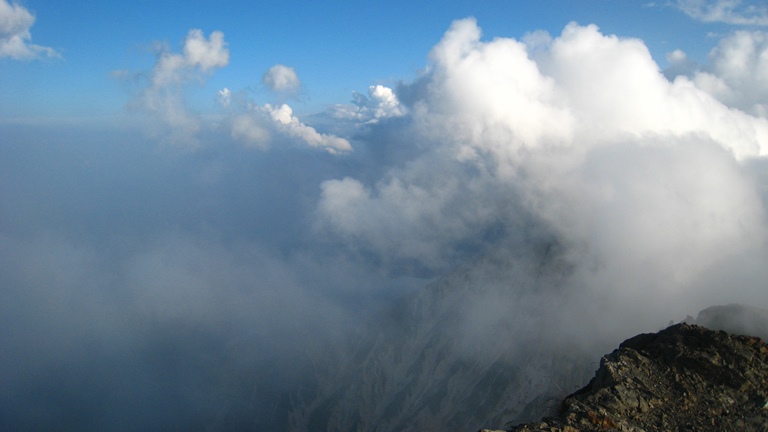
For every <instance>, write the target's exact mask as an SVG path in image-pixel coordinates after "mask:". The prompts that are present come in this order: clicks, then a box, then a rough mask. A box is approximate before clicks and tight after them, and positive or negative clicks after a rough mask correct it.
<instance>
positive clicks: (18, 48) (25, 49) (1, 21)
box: [0, 0, 61, 60]
mask: <svg viewBox="0 0 768 432" xmlns="http://www.w3.org/2000/svg"><path fill="white" fill-rule="evenodd" d="M34 23H35V16H34V15H32V13H31V12H30V11H29V10H27V9H26V8H24V7H23V6H21V5H19V4H17V3H8V2H7V0H0V58H3V57H10V58H12V59H16V60H30V59H36V58H40V57H61V56H60V55H59V53H57V52H56V51H55V50H54V49H53V48H48V47H44V46H40V45H35V44H33V43H31V42H30V40H31V39H32V35H31V34H30V32H29V29H30V28H31V27H32V25H33V24H34Z"/></svg>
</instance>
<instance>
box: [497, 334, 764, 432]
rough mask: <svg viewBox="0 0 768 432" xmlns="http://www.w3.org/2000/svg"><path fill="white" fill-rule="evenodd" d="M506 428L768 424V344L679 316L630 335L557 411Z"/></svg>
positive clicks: (756, 427)
mask: <svg viewBox="0 0 768 432" xmlns="http://www.w3.org/2000/svg"><path fill="white" fill-rule="evenodd" d="M506 430H510V431H519V432H529V431H548V432H577V431H614V430H616V431H760V432H765V431H768V345H766V343H765V342H764V341H763V340H762V339H760V338H758V337H755V336H737V335H733V334H729V333H726V332H724V331H714V330H709V329H707V328H705V327H700V326H697V325H690V324H686V323H681V324H677V325H673V326H670V327H668V328H667V329H665V330H662V331H660V332H658V333H651V334H641V335H638V336H635V337H633V338H631V339H628V340H626V341H624V343H622V344H621V345H620V346H619V348H618V349H616V350H614V351H613V352H612V353H610V354H608V355H606V356H604V357H603V358H602V360H601V363H600V367H599V369H598V370H597V372H596V373H595V377H594V378H592V380H591V381H590V382H589V384H587V386H585V387H584V388H582V389H581V390H578V391H577V392H576V393H573V394H572V395H570V396H568V397H567V398H566V399H565V400H564V401H563V403H562V404H561V406H560V408H559V412H558V413H557V415H555V416H553V417H548V418H545V419H543V420H542V421H539V422H535V423H528V424H523V425H518V426H513V427H508V428H507V429H506Z"/></svg>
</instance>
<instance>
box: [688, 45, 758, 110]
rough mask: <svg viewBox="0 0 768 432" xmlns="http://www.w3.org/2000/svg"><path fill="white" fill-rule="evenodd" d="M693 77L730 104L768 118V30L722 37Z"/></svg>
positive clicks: (699, 85)
mask: <svg viewBox="0 0 768 432" xmlns="http://www.w3.org/2000/svg"><path fill="white" fill-rule="evenodd" d="M692 79H693V81H694V83H695V84H696V86H697V87H699V88H701V89H703V90H705V91H706V92H708V93H709V94H711V95H712V96H714V97H716V98H717V99H718V100H720V101H722V102H723V103H725V104H727V105H728V106H732V107H735V108H738V109H740V110H743V111H745V112H748V113H750V114H753V115H757V116H761V117H764V118H768V103H766V100H768V33H765V32H762V31H752V32H749V31H737V32H735V33H733V34H731V35H729V36H727V37H725V38H723V39H722V40H721V41H720V42H719V44H718V46H717V47H715V48H713V49H712V51H711V52H710V54H709V64H708V65H707V66H706V67H703V68H700V69H699V70H697V71H696V72H694V73H693V77H692Z"/></svg>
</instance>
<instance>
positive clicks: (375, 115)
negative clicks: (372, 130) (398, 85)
mask: <svg viewBox="0 0 768 432" xmlns="http://www.w3.org/2000/svg"><path fill="white" fill-rule="evenodd" d="M352 96H353V100H352V101H353V103H354V104H353V105H337V106H335V107H334V108H333V115H334V117H336V118H340V119H351V120H357V121H362V122H365V123H376V122H378V121H379V120H381V119H385V118H389V117H401V116H403V115H405V114H406V112H407V111H408V110H407V108H406V107H405V106H404V105H403V104H401V103H400V101H399V100H398V98H397V95H396V94H395V92H394V91H392V89H391V88H389V87H385V86H383V85H380V84H379V85H375V86H370V87H368V96H365V95H364V94H362V93H358V92H355V93H353V95H352Z"/></svg>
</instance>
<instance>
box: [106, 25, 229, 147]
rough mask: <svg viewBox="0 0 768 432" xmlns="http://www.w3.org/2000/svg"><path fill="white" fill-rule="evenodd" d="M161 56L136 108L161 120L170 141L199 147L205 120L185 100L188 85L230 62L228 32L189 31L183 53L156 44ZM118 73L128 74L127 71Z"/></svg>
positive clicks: (121, 74) (151, 72) (137, 101)
mask: <svg viewBox="0 0 768 432" xmlns="http://www.w3.org/2000/svg"><path fill="white" fill-rule="evenodd" d="M156 46H157V48H158V53H157V59H156V61H155V64H154V66H153V68H152V71H150V72H149V74H148V82H147V84H146V87H145V88H143V89H142V91H141V94H140V95H139V96H138V98H137V99H136V100H135V101H134V107H135V108H136V109H138V110H140V111H142V112H145V113H147V114H149V115H150V116H151V117H152V119H153V120H156V121H157V122H158V126H159V129H160V132H159V133H160V135H161V137H162V138H163V139H164V140H166V141H167V142H169V143H172V144H178V145H187V146H192V147H195V146H197V145H198V144H199V143H198V141H197V137H196V135H197V134H198V132H199V131H200V130H201V127H202V124H201V119H200V118H199V116H198V115H196V114H195V113H193V112H191V111H190V110H189V108H188V107H187V104H186V103H185V100H184V91H183V90H184V86H185V85H186V84H188V83H190V82H194V81H198V80H202V79H204V78H205V77H206V76H207V75H208V74H211V73H213V72H214V71H215V70H216V69H220V68H223V67H225V66H227V64H229V49H228V48H227V43H226V42H225V41H224V34H223V33H222V32H220V31H214V32H212V33H211V34H210V36H209V38H207V39H206V37H205V35H204V34H203V32H202V31H201V30H199V29H192V30H190V31H189V33H187V37H186V38H185V40H184V45H183V47H182V52H181V53H175V52H172V51H171V50H169V49H168V48H167V47H166V46H165V45H163V44H156ZM113 75H115V76H125V73H124V72H120V73H118V74H115V73H113Z"/></svg>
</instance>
